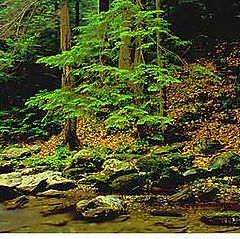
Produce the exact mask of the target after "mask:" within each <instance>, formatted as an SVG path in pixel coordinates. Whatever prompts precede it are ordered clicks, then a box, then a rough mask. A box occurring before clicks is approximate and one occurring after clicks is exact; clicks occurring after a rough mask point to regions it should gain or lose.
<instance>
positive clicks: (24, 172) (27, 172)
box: [18, 168, 37, 175]
mask: <svg viewBox="0 0 240 239" xmlns="http://www.w3.org/2000/svg"><path fill="white" fill-rule="evenodd" d="M18 172H19V173H21V175H31V174H35V173H36V172H37V171H36V169H35V168H24V169H20V170H18Z"/></svg>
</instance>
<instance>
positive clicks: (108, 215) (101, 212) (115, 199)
mask: <svg viewBox="0 0 240 239" xmlns="http://www.w3.org/2000/svg"><path fill="white" fill-rule="evenodd" d="M76 211H77V214H78V216H80V218H82V219H84V220H87V221H106V220H110V219H113V218H115V217H117V216H118V215H120V214H123V213H124V212H125V207H124V205H123V203H122V201H121V199H120V198H119V196H116V195H107V196H98V197H96V198H94V199H92V200H90V201H89V200H82V201H80V202H79V203H77V205H76Z"/></svg>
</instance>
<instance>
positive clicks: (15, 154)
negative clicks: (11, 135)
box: [0, 145, 40, 160]
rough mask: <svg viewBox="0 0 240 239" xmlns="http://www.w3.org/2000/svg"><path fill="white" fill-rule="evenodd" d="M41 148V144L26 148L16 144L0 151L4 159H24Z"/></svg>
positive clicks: (1, 157)
mask: <svg viewBox="0 0 240 239" xmlns="http://www.w3.org/2000/svg"><path fill="white" fill-rule="evenodd" d="M39 149H40V147H39V146H37V145H34V146H32V147H28V148H24V147H19V145H15V146H9V147H7V148H5V149H4V150H2V152H1V153H0V159H2V160H10V159H18V160H21V159H24V158H26V157H28V156H30V155H32V154H33V153H36V152H38V151H39Z"/></svg>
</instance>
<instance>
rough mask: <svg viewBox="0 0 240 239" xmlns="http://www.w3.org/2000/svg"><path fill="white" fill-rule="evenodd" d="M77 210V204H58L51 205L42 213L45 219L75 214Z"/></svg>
mask: <svg viewBox="0 0 240 239" xmlns="http://www.w3.org/2000/svg"><path fill="white" fill-rule="evenodd" d="M74 209H75V204H73V203H67V204H62V203H61V204H58V205H49V206H46V207H45V208H44V209H42V210H41V211H40V213H41V215H42V216H43V217H48V216H51V215H55V214H62V213H69V212H73V210H74Z"/></svg>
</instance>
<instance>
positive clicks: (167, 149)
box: [151, 145, 179, 156]
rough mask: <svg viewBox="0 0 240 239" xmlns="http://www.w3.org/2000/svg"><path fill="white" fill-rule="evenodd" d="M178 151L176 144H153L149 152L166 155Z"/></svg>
mask: <svg viewBox="0 0 240 239" xmlns="http://www.w3.org/2000/svg"><path fill="white" fill-rule="evenodd" d="M177 152H179V149H178V147H177V145H166V146H153V147H151V154H154V155H157V156H166V155H169V154H172V153H177Z"/></svg>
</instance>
